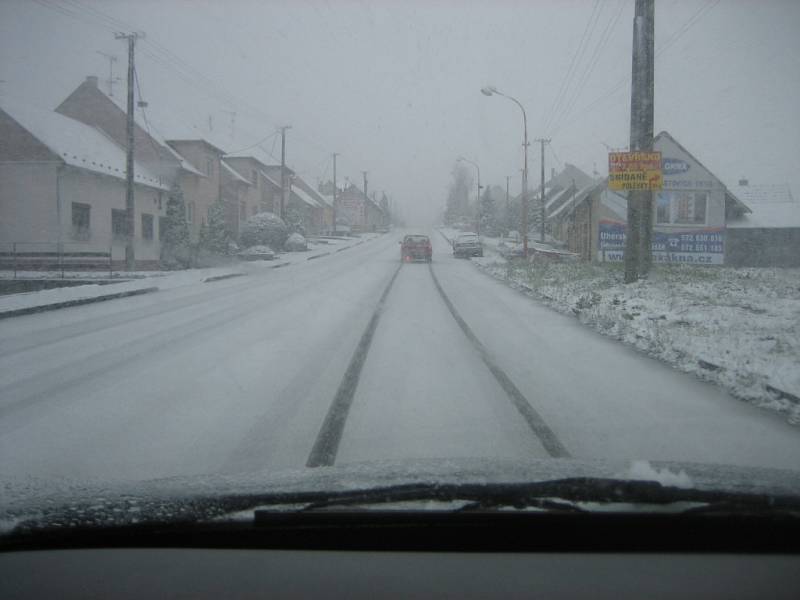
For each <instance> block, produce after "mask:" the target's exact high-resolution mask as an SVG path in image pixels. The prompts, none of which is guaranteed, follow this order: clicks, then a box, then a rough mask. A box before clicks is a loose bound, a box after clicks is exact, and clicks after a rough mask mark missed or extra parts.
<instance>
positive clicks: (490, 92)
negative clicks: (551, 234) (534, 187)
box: [481, 85, 544, 258]
mask: <svg viewBox="0 0 800 600" xmlns="http://www.w3.org/2000/svg"><path fill="white" fill-rule="evenodd" d="M481 94H483V95H484V96H494V95H495V94H497V95H498V96H503V98H508V99H509V100H511V101H512V102H514V103H515V104H516V105H517V106H519V108H520V110H521V111H522V126H523V129H524V141H523V144H522V145H523V147H524V148H525V167H524V168H523V169H522V252H523V254H524V256H525V257H526V258H527V256H528V115H527V114H526V113H525V107H524V106H522V104H521V103H520V101H519V100H517V99H516V98H514V97H512V96H509V95H507V94H504V93H502V92H500V91H499V90H498V89H497V88H496V87H494V86H491V85H487V86H486V87H482V88H481ZM542 228H544V223H542Z"/></svg>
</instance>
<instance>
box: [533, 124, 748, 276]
mask: <svg viewBox="0 0 800 600" xmlns="http://www.w3.org/2000/svg"><path fill="white" fill-rule="evenodd" d="M653 148H654V150H656V151H659V152H661V156H662V172H663V176H664V187H663V189H662V190H661V191H659V192H656V193H655V194H654V195H653V196H654V205H653V215H652V218H653V245H652V248H653V259H654V261H656V262H668V263H684V264H698V265H709V264H717V265H721V264H728V263H729V262H730V261H729V259H728V254H729V253H730V248H729V246H730V244H731V243H734V244H735V238H734V239H732V240H731V239H729V234H730V232H729V231H728V226H729V224H730V223H733V222H736V221H737V220H741V219H743V218H745V216H746V215H748V213H750V212H751V209H750V208H749V206H748V204H746V203H745V202H743V201H742V200H741V199H740V198H739V197H738V195H737V194H735V193H733V192H732V191H731V190H729V189H728V188H727V187H726V186H725V184H724V183H722V181H720V180H719V178H717V177H716V176H715V175H714V174H713V173H712V172H711V171H710V170H709V169H707V168H706V167H705V166H704V165H703V164H702V163H701V162H700V161H699V160H698V159H697V158H696V157H695V156H694V155H692V154H691V153H690V152H689V151H688V150H687V149H686V148H684V147H683V146H682V145H681V144H680V143H679V142H678V141H677V140H675V138H673V137H672V136H671V135H670V134H669V133H667V132H666V131H662V132H661V133H659V134H658V135H657V136H656V137H655V138H654V140H653ZM570 196H572V197H570ZM548 225H549V226H550V227H551V228H553V229H554V230H555V231H557V232H558V233H559V237H560V239H562V241H563V242H564V244H565V245H566V246H567V247H568V248H569V249H570V250H571V251H573V252H577V253H578V254H580V255H581V256H582V257H583V258H584V259H586V260H590V259H591V260H597V261H608V262H619V261H622V260H623V253H624V249H625V237H626V229H627V196H626V194H625V193H616V192H613V191H611V190H608V189H607V182H606V181H603V182H601V184H599V185H596V186H594V187H592V186H587V187H586V188H585V189H583V190H577V189H576V190H573V191H572V194H570V193H567V194H566V198H565V199H564V200H563V201H560V205H559V206H557V207H555V208H554V210H551V211H549V212H548Z"/></svg>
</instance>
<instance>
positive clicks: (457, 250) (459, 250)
mask: <svg viewBox="0 0 800 600" xmlns="http://www.w3.org/2000/svg"><path fill="white" fill-rule="evenodd" d="M453 256H455V257H459V256H483V244H482V243H481V238H480V236H479V235H478V234H477V233H462V234H460V235H459V236H458V237H457V238H456V239H455V240H454V241H453Z"/></svg>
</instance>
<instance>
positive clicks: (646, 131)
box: [625, 0, 655, 283]
mask: <svg viewBox="0 0 800 600" xmlns="http://www.w3.org/2000/svg"><path fill="white" fill-rule="evenodd" d="M654 14H655V13H654V0H636V12H635V15H634V18H633V56H632V60H631V143H630V151H631V152H651V151H652V150H653V82H654V76H653V73H654V70H653V59H654V52H653V41H654V33H653V32H654V20H655V19H654ZM652 201H653V192H651V191H640V190H631V191H630V192H628V227H627V235H626V237H625V283H632V282H634V281H637V280H638V279H639V275H640V274H647V271H648V270H649V268H650V265H651V263H652V256H651V253H652V251H651V238H652V233H651V232H652V226H653V224H652V222H653V208H652V203H653V202H652Z"/></svg>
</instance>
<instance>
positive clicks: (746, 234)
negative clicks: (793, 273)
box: [725, 178, 800, 267]
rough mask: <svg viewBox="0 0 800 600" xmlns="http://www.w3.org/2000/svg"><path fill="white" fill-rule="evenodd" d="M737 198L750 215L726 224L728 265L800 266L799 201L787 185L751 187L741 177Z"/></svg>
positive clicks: (743, 214) (741, 215) (752, 185)
mask: <svg viewBox="0 0 800 600" xmlns="http://www.w3.org/2000/svg"><path fill="white" fill-rule="evenodd" d="M735 192H736V196H737V197H738V198H740V199H741V200H742V202H744V203H746V204H747V206H748V207H749V208H750V212H748V213H742V214H740V215H738V216H737V217H736V218H733V219H730V220H729V221H728V223H727V238H728V239H727V241H728V248H727V253H726V257H725V263H726V264H730V265H734V266H743V267H800V252H798V249H799V248H800V202H798V201H797V200H796V199H795V198H794V196H793V195H792V190H791V188H790V187H789V185H788V184H751V183H750V182H749V180H747V179H745V178H742V179H740V180H739V185H738V186H737V187H736V188H735Z"/></svg>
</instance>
